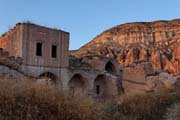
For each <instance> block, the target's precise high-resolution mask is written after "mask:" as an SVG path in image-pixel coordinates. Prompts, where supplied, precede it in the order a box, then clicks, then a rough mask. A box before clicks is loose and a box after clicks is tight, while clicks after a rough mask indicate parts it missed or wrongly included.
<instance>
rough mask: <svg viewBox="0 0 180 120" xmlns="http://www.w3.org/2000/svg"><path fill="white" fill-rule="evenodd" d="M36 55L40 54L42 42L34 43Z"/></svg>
mask: <svg viewBox="0 0 180 120" xmlns="http://www.w3.org/2000/svg"><path fill="white" fill-rule="evenodd" d="M36 56H42V43H36Z"/></svg>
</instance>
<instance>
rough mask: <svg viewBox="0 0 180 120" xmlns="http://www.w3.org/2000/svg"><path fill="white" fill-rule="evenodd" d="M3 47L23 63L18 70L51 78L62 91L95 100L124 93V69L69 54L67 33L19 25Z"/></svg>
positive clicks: (108, 61)
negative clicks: (65, 90) (88, 96)
mask: <svg viewBox="0 0 180 120" xmlns="http://www.w3.org/2000/svg"><path fill="white" fill-rule="evenodd" d="M0 48H2V49H3V51H7V52H8V57H12V56H13V57H14V58H15V59H18V60H21V62H19V63H20V65H19V66H18V67H16V69H17V70H18V71H20V72H22V73H23V74H25V75H27V76H32V77H36V78H42V77H48V78H51V80H52V81H53V83H56V85H58V86H59V87H61V88H63V89H70V90H73V91H78V92H81V93H85V94H89V95H92V96H94V97H112V96H116V95H117V94H119V93H120V91H121V90H122V84H121V81H122V66H120V65H119V64H118V63H117V61H116V60H115V59H109V58H105V57H100V56H86V57H83V58H77V57H75V56H71V55H69V49H68V48H69V33H68V32H65V31H62V30H57V29H51V28H47V27H43V26H39V25H35V24H32V23H18V24H16V26H15V27H14V28H13V29H11V30H10V31H8V32H6V33H5V34H3V35H2V36H1V37H0ZM0 57H2V56H0Z"/></svg>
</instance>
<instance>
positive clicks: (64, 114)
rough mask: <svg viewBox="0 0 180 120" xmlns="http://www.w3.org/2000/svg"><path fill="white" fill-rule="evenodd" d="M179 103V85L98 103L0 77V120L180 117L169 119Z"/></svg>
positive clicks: (45, 87) (127, 119)
mask: <svg viewBox="0 0 180 120" xmlns="http://www.w3.org/2000/svg"><path fill="white" fill-rule="evenodd" d="M177 102H180V90H179V88H178V89H177V88H176V89H175V90H171V91H170V90H165V89H163V90H161V91H159V92H156V93H148V94H144V95H135V96H124V97H121V100H120V99H116V100H112V101H109V102H106V103H99V102H94V100H92V99H91V98H88V97H87V96H79V95H71V94H69V93H68V92H62V91H61V90H58V89H57V88H55V87H54V86H50V85H44V84H37V83H36V82H33V81H32V80H24V81H15V80H7V79H0V120H163V119H165V116H167V118H168V120H179V119H180V117H179V116H176V117H177V119H170V118H172V115H174V114H173V113H175V112H176V113H179V110H180V109H179V108H180V107H175V108H171V109H168V108H169V107H171V106H172V105H173V104H174V103H177ZM177 106H179V104H178V105H177ZM167 109H168V110H167ZM171 111H172V112H171ZM173 111H175V112H173ZM166 112H167V114H166ZM178 115H179V114H178Z"/></svg>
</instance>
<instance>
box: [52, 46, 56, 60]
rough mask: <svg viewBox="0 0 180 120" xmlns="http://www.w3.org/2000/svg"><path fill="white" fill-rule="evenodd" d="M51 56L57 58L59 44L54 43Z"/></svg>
mask: <svg viewBox="0 0 180 120" xmlns="http://www.w3.org/2000/svg"><path fill="white" fill-rule="evenodd" d="M51 52H52V53H51V56H52V58H56V57H57V46H56V45H52V50H51Z"/></svg>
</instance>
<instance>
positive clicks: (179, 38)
mask: <svg viewBox="0 0 180 120" xmlns="http://www.w3.org/2000/svg"><path fill="white" fill-rule="evenodd" d="M177 43H178V44H177ZM178 51H180V19H176V20H172V21H155V22H136V23H127V24H123V25H119V26H116V27H113V28H111V29H109V30H106V31H105V32H103V33H102V34H100V35H98V36H97V37H95V38H94V39H93V40H92V41H90V42H89V43H87V44H86V45H84V46H83V47H81V48H80V49H79V50H77V51H73V52H71V54H73V55H76V56H78V57H84V56H87V55H88V56H89V55H92V56H93V55H100V56H105V57H109V58H116V59H117V60H118V61H119V63H120V64H123V65H124V66H129V65H131V64H133V63H139V62H151V64H152V66H153V69H154V70H155V71H167V72H170V73H172V74H174V75H178V74H180V70H179V67H178V65H179V64H180V63H179V60H180V54H179V52H178Z"/></svg>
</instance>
